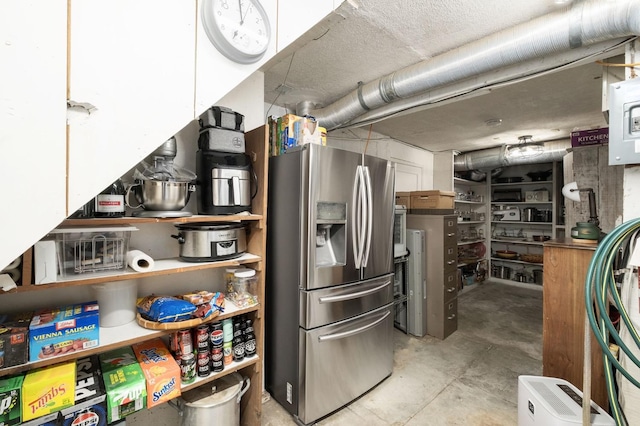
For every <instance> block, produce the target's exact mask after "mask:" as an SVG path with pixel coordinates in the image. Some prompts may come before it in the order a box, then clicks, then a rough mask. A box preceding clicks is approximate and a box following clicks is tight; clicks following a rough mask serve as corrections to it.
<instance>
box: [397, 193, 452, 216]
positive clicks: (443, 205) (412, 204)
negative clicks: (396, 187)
mask: <svg viewBox="0 0 640 426" xmlns="http://www.w3.org/2000/svg"><path fill="white" fill-rule="evenodd" d="M455 195H456V194H455V192H453V191H438V190H429V191H411V192H396V205H399V206H405V207H406V208H407V210H408V213H409V214H449V213H453V201H454V199H455ZM433 210H436V211H435V212H434V211H433ZM449 210H450V211H449Z"/></svg>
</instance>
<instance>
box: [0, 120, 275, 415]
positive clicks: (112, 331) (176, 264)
mask: <svg viewBox="0 0 640 426" xmlns="http://www.w3.org/2000/svg"><path fill="white" fill-rule="evenodd" d="M245 140H246V152H247V154H249V155H250V157H251V158H252V162H253V163H252V165H253V169H254V171H255V173H256V175H257V176H258V177H259V180H260V182H261V184H260V185H258V190H257V194H256V196H255V197H254V199H253V203H252V207H251V211H252V214H251V215H234V216H197V215H196V216H191V217H186V218H175V219H160V218H137V217H125V218H122V219H68V220H66V221H65V222H64V225H73V226H81V225H90V226H101V225H107V224H110V225H114V224H133V225H144V224H163V223H164V224H166V223H196V222H223V221H224V222H227V221H241V222H243V223H245V224H247V225H248V226H249V230H248V232H247V253H245V254H243V255H242V256H241V257H239V258H235V259H230V260H226V261H219V262H201V263H188V262H182V261H180V260H178V259H175V258H170V259H155V267H154V269H153V270H150V271H147V272H134V271H132V270H125V271H122V272H121V273H108V272H104V273H95V274H87V275H79V276H77V277H73V278H67V279H66V280H65V281H61V282H56V283H51V284H45V285H39V286H36V285H33V284H25V285H22V286H20V287H18V290H17V291H16V292H17V293H23V292H38V291H42V290H50V289H62V288H66V287H74V286H89V285H92V284H96V283H103V282H112V281H123V280H130V279H137V278H142V279H143V278H150V277H157V276H161V275H175V276H176V277H179V275H176V274H183V273H188V272H191V271H202V272H206V271H207V270H220V269H221V268H227V267H232V266H237V265H241V264H242V265H247V266H248V267H250V268H253V269H255V270H256V272H257V283H258V299H259V301H260V303H259V304H258V305H256V306H252V307H248V308H243V309H239V308H236V307H235V306H233V305H232V304H231V303H228V304H227V306H226V307H225V311H224V313H222V314H220V315H219V316H218V317H216V318H215V320H221V319H224V318H230V317H233V316H236V315H240V314H246V315H248V316H249V317H250V318H251V319H253V325H254V332H255V335H256V341H257V350H256V351H257V355H258V356H256V357H252V358H249V359H245V360H243V361H242V362H239V363H233V364H231V365H230V366H228V367H225V369H224V370H223V371H222V372H220V373H215V374H212V375H210V376H208V377H206V378H197V379H196V381H195V382H194V383H191V384H188V385H184V386H182V390H183V392H184V391H187V390H190V389H193V388H195V387H198V386H201V385H203V384H206V383H209V382H211V381H213V380H215V379H216V378H219V377H222V376H225V375H227V374H230V373H233V372H235V371H239V372H240V373H241V374H242V375H243V376H247V377H249V378H250V380H251V383H252V385H251V386H250V388H249V390H248V391H247V393H246V394H245V395H244V396H243V397H242V405H241V407H242V424H243V425H259V424H260V417H261V407H262V386H261V383H262V358H263V355H262V354H263V353H264V352H263V348H264V315H263V305H262V303H263V301H264V296H265V293H264V262H265V250H266V219H267V218H266V214H267V191H268V186H267V176H268V173H267V167H268V162H267V157H268V132H267V130H266V127H260V128H258V129H255V130H253V131H251V132H247V133H246V134H245ZM26 274H27V275H29V276H30V275H31V272H30V271H26ZM176 281H177V282H180V280H176ZM177 285H178V286H180V285H182V286H184V290H186V291H189V290H193V289H192V288H191V287H189V285H188V284H186V283H183V284H177ZM219 287H220V289H219V290H218V291H224V285H223V284H222V283H220V286H219ZM180 288H181V289H182V287H180ZM176 289H177V288H176ZM11 297H12V295H11V294H3V295H0V299H1V300H2V302H3V303H10V301H11ZM169 333H170V331H164V330H149V329H145V328H142V327H140V326H138V325H137V323H136V322H131V323H128V324H125V325H122V326H119V327H111V328H101V329H100V346H99V347H97V348H93V349H89V350H85V351H81V352H79V353H77V354H73V355H66V356H61V357H56V358H52V359H48V360H44V361H39V362H30V363H27V364H24V365H20V366H15V367H8V368H4V369H0V377H3V376H8V375H11V374H15V373H19V372H23V371H27V370H30V369H33V368H37V367H42V366H46V365H52V364H57V363H59V362H64V361H69V360H73V359H75V358H79V357H84V356H87V355H90V354H96V353H102V352H105V351H108V350H111V349H115V348H119V347H122V346H129V345H132V344H134V343H138V342H141V341H144V340H149V339H152V338H155V337H160V336H164V335H168V334H169Z"/></svg>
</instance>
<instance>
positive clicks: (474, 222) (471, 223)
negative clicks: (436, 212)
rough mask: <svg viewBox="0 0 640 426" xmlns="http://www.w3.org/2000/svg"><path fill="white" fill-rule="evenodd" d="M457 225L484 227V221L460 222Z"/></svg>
mask: <svg viewBox="0 0 640 426" xmlns="http://www.w3.org/2000/svg"><path fill="white" fill-rule="evenodd" d="M458 225H484V220H460V221H458Z"/></svg>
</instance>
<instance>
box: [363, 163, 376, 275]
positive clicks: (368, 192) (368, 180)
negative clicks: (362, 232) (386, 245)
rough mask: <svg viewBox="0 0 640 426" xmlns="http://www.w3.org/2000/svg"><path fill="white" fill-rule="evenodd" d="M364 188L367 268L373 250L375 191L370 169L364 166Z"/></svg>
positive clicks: (364, 261)
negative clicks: (372, 185)
mask: <svg viewBox="0 0 640 426" xmlns="http://www.w3.org/2000/svg"><path fill="white" fill-rule="evenodd" d="M363 168H364V187H365V192H366V196H367V204H366V205H367V212H366V219H365V220H366V222H367V227H366V229H367V230H366V233H367V235H366V238H365V247H364V257H363V260H362V266H363V267H366V266H367V264H368V263H369V252H370V250H371V233H372V231H373V190H372V189H371V174H370V173H369V167H367V166H364V167H363Z"/></svg>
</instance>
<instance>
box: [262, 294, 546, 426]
mask: <svg viewBox="0 0 640 426" xmlns="http://www.w3.org/2000/svg"><path fill="white" fill-rule="evenodd" d="M394 338H395V355H394V368H393V373H392V374H391V376H390V377H388V378H387V379H386V380H384V381H383V382H382V383H380V384H379V385H378V386H376V387H375V388H373V389H372V390H371V391H369V392H368V393H366V394H365V395H363V396H362V397H360V398H359V399H357V400H356V401H354V402H352V403H351V404H349V405H347V406H346V407H344V408H342V409H341V410H339V411H337V412H335V413H334V414H332V415H330V416H328V417H326V418H324V419H322V420H321V421H319V422H318V423H317V425H319V426H330V425H336V426H337V425H349V426H352V425H355V426H357V425H366V426H383V425H384V426H387V425H393V426H400V425H407V426H418V425H419V426H424V425H430V426H431V425H436V426H437V425H465V426H489V425H491V426H494V425H509V426H512V425H516V424H517V423H518V421H517V420H518V410H517V401H518V376H519V375H521V374H528V375H542V291H540V290H537V289H531V288H523V287H516V286H511V285H504V284H498V283H493V282H486V283H483V284H481V285H479V286H477V288H473V287H470V288H469V289H468V290H465V292H463V293H462V294H461V295H460V296H459V297H458V330H457V331H456V332H455V333H453V334H452V335H451V336H449V337H448V338H446V339H445V340H438V339H436V338H433V337H430V336H425V337H423V338H416V337H413V336H408V335H405V334H404V333H402V332H401V331H399V330H394ZM262 415H263V418H262V425H264V426H285V425H295V424H296V423H295V422H294V420H293V418H292V416H291V415H289V413H288V412H286V411H285V410H284V408H282V407H281V406H280V405H279V404H278V403H277V402H276V401H275V400H273V399H270V400H269V401H267V402H266V403H265V404H264V405H263V411H262Z"/></svg>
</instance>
